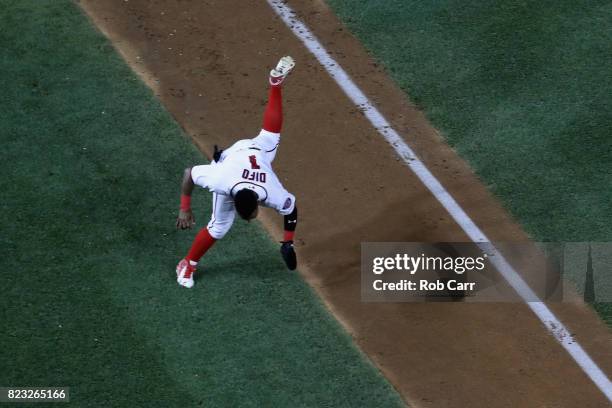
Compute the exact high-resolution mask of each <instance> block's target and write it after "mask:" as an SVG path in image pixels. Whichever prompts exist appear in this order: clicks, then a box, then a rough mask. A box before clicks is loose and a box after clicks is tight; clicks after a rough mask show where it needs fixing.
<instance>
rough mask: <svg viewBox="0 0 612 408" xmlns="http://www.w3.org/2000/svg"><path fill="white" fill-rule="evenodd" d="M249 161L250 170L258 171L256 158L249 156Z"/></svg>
mask: <svg viewBox="0 0 612 408" xmlns="http://www.w3.org/2000/svg"><path fill="white" fill-rule="evenodd" d="M249 161H250V162H251V168H252V169H254V170H257V169H260V168H261V167H259V164H257V156H255V155H253V156H249Z"/></svg>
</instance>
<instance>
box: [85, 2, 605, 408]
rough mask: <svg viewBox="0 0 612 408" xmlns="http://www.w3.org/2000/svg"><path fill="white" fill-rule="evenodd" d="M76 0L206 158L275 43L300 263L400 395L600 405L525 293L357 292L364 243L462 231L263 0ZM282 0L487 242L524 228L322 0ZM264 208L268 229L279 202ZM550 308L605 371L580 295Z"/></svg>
mask: <svg viewBox="0 0 612 408" xmlns="http://www.w3.org/2000/svg"><path fill="white" fill-rule="evenodd" d="M79 4H80V5H81V6H82V7H83V8H84V9H85V11H86V12H87V13H88V14H89V16H90V17H91V18H92V19H93V21H94V22H95V24H96V25H97V26H98V27H99V28H100V30H101V31H102V32H104V33H105V35H107V36H108V37H109V38H110V39H111V40H112V41H113V43H114V44H115V46H116V47H117V49H118V50H119V51H120V52H121V54H122V55H123V57H124V58H125V59H126V61H127V62H128V63H129V64H130V65H131V66H132V67H133V69H134V70H135V71H136V72H137V73H138V74H139V75H140V76H141V77H142V78H143V80H144V81H145V82H146V83H147V84H148V85H149V86H150V87H151V88H152V89H153V91H154V92H155V94H156V95H157V96H158V97H159V98H160V99H161V101H162V102H163V104H164V105H165V106H166V108H167V109H168V110H169V111H170V112H171V113H172V115H174V117H175V118H176V120H177V121H178V122H179V123H180V124H181V125H182V126H183V128H184V129H185V130H186V131H187V133H188V134H189V135H191V137H192V138H193V140H194V142H195V143H196V144H197V146H198V147H199V148H200V149H201V150H202V151H203V152H205V153H206V154H207V155H208V156H209V157H210V154H211V152H212V146H213V145H214V144H219V145H221V146H228V145H230V144H231V143H233V142H234V141H235V140H237V139H241V138H245V137H252V136H254V135H256V133H257V132H258V131H259V127H260V123H261V118H262V113H263V107H264V102H265V98H266V89H267V82H266V81H267V73H268V70H269V69H270V68H271V67H272V66H273V65H274V64H275V63H276V61H277V59H278V57H280V56H282V55H286V54H290V55H292V56H293V57H294V58H295V59H296V61H297V67H296V69H295V72H294V73H293V74H292V75H291V77H290V78H289V79H288V81H287V83H286V84H285V90H284V112H285V124H284V129H283V137H282V142H281V149H280V151H279V154H278V156H277V159H276V161H275V167H276V170H277V173H278V175H279V177H280V178H281V180H282V181H283V183H284V184H285V186H286V188H287V189H288V190H289V191H291V192H293V193H294V194H295V195H296V196H297V199H298V205H299V207H300V225H299V227H298V233H297V237H299V238H298V241H297V245H298V255H299V259H300V266H299V268H300V271H301V273H302V274H303V276H304V277H305V279H306V280H307V281H308V282H309V283H310V284H311V285H312V286H313V287H314V288H315V289H316V290H317V292H318V293H319V295H320V296H321V297H322V299H323V300H324V302H325V303H326V305H327V306H328V307H329V309H330V310H331V311H332V313H333V314H334V315H335V316H337V318H338V319H339V320H340V322H341V323H342V324H343V325H344V327H346V329H347V330H348V331H349V332H350V333H351V335H352V336H353V338H354V340H355V342H356V344H357V345H358V346H359V347H360V348H361V350H363V351H364V352H365V353H366V354H367V355H368V356H369V357H370V359H371V360H372V361H373V362H374V363H375V364H376V365H377V366H378V367H379V368H380V370H381V371H382V373H383V374H384V375H385V376H386V377H387V378H388V379H389V381H390V382H391V383H392V384H393V385H394V386H395V388H396V389H397V390H398V391H399V392H400V394H401V395H402V397H403V398H404V399H405V400H406V402H407V403H408V404H410V405H413V406H416V407H429V406H432V407H434V406H435V407H451V406H452V407H468V406H469V407H518V406H530V407H536V406H537V407H604V406H608V401H607V400H606V399H605V397H604V396H603V394H602V393H601V392H600V391H599V390H598V389H597V388H596V387H595V385H594V384H593V383H592V382H591V381H590V380H589V378H588V377H587V376H586V375H585V374H584V373H583V372H582V370H581V369H580V368H579V367H578V365H577V364H576V363H575V362H574V361H573V360H572V359H571V357H570V356H569V355H568V354H567V353H566V352H565V350H564V349H563V348H562V347H561V346H560V345H559V344H558V343H557V342H556V340H555V339H554V337H553V336H552V335H550V334H549V333H548V332H547V331H546V330H545V328H544V326H543V325H542V323H541V322H540V321H539V320H538V319H537V318H536V317H535V316H534V315H533V313H532V312H531V311H530V310H529V309H528V308H527V306H525V305H523V304H519V303H496V304H494V303H460V304H458V303H395V304H380V303H377V304H373V303H362V302H361V301H360V269H359V268H360V243H361V242H362V241H424V242H436V241H458V242H461V241H469V239H468V238H467V236H466V235H465V234H464V233H463V232H462V231H461V230H460V228H459V227H458V226H457V225H456V224H455V222H454V221H453V220H452V218H451V217H450V216H449V215H448V214H447V213H446V211H445V210H444V209H443V208H442V207H441V205H440V204H439V203H438V202H437V201H436V200H435V199H434V197H433V196H432V195H431V194H430V193H429V191H428V190H427V189H426V188H425V187H424V186H423V185H422V184H421V183H420V181H419V180H418V179H417V178H416V177H415V176H414V175H413V174H412V173H411V172H410V170H409V169H408V168H407V167H406V166H405V165H404V164H403V163H402V162H401V161H399V160H398V159H397V157H396V155H395V153H394V151H393V150H392V148H391V147H390V146H389V145H388V144H387V143H386V142H385V141H384V140H383V139H382V137H380V135H379V134H378V133H377V132H376V130H375V129H374V128H373V127H372V126H371V125H370V124H369V122H368V121H367V120H366V119H365V118H364V117H363V115H362V114H361V112H359V110H358V109H357V108H356V107H355V106H354V105H353V104H352V102H351V101H350V100H349V99H348V98H347V97H346V96H345V95H344V94H343V93H342V91H341V90H340V88H339V87H338V86H337V85H336V83H335V82H334V81H333V79H332V78H330V77H329V75H328V74H327V73H326V72H325V71H324V70H323V68H322V67H321V66H320V65H319V64H318V62H317V61H316V60H315V59H314V57H313V56H312V55H311V54H310V53H309V52H308V51H307V50H306V49H305V47H304V46H303V45H302V44H301V43H300V42H299V40H298V39H297V38H296V37H294V35H293V34H292V33H291V32H290V31H289V29H288V28H287V27H286V26H285V25H284V24H283V22H282V21H281V20H280V19H278V18H277V16H276V14H275V13H274V11H273V10H272V9H271V8H270V7H269V6H268V4H267V3H266V2H265V1H263V0H261V1H244V0H242V1H239V0H227V1H203V0H153V1H147V0H104V1H103V0H81V1H80V2H79ZM290 5H291V6H292V7H293V8H294V9H295V10H296V11H297V12H298V16H299V17H300V18H301V19H302V20H304V21H305V23H306V24H307V25H308V26H309V27H310V28H311V29H312V30H313V31H314V33H315V34H316V35H317V36H318V37H319V39H320V40H321V41H322V43H323V44H324V45H325V46H326V47H327V49H328V50H329V51H330V53H331V54H332V56H333V57H334V58H336V59H337V60H338V62H339V63H340V64H341V65H342V66H343V67H344V68H345V69H346V70H347V71H348V73H349V74H350V75H351V77H352V78H353V80H354V81H355V82H356V83H357V85H358V86H360V87H361V88H362V90H363V91H364V92H365V93H366V95H368V97H369V98H370V99H371V100H372V101H373V102H374V103H375V104H376V105H377V107H378V108H379V109H380V110H381V112H382V113H383V114H384V115H385V116H386V117H387V119H388V120H389V121H390V122H391V123H392V125H393V126H394V127H395V129H397V130H398V131H399V133H400V134H401V135H402V136H403V137H404V138H406V140H407V141H408V142H409V144H410V145H411V146H412V147H413V148H414V149H415V151H416V152H417V154H418V155H419V156H420V157H421V159H422V160H423V161H424V162H425V164H426V165H427V166H428V167H429V168H430V170H431V171H432V172H433V173H434V174H435V175H436V177H438V178H439V180H440V181H441V182H442V184H443V185H444V186H445V187H446V188H447V189H448V190H449V192H450V193H451V194H452V195H453V196H454V197H455V198H456V200H457V201H458V203H459V204H460V205H461V206H462V207H463V208H464V209H465V210H466V212H467V213H468V214H469V215H470V216H471V217H472V218H473V219H474V221H475V222H476V223H477V225H478V226H479V227H480V228H481V229H483V231H484V232H485V233H486V234H487V235H488V236H489V237H490V238H491V239H492V240H497V241H525V240H528V237H527V236H526V234H525V233H524V232H523V231H522V230H521V228H520V226H518V225H517V224H516V223H515V222H514V221H513V220H512V219H511V218H510V217H509V216H508V215H507V213H506V212H505V211H504V209H503V208H502V207H501V205H500V204H499V202H497V201H496V199H494V198H493V197H492V196H491V195H490V194H489V193H488V192H487V190H486V189H485V187H484V186H483V185H482V183H481V182H480V181H479V180H478V179H477V178H476V177H475V176H474V175H473V173H472V171H471V170H470V168H469V167H468V166H467V165H466V164H465V163H464V162H463V161H462V160H461V159H460V158H458V157H457V155H456V154H455V152H453V151H452V149H450V148H449V147H448V146H447V145H446V144H445V143H444V141H443V140H442V138H441V137H440V135H439V134H438V133H437V132H436V130H435V129H433V128H432V127H431V125H429V124H428V122H427V121H426V119H425V117H424V116H423V114H422V113H420V112H419V111H418V110H416V109H415V108H414V107H413V106H412V105H411V103H410V102H409V101H408V100H407V99H406V96H405V95H404V94H403V93H402V92H401V90H399V89H398V88H397V87H396V85H395V84H394V83H393V82H392V81H391V80H389V78H388V77H387V76H386V75H385V73H384V72H383V71H382V70H381V69H380V68H378V67H377V65H376V64H375V63H374V62H373V60H372V59H371V58H370V57H369V56H368V54H367V53H366V52H365V50H364V49H363V47H362V46H361V44H360V43H359V42H358V41H357V40H356V39H355V38H353V37H352V36H351V35H350V34H349V33H348V32H347V30H346V29H344V28H343V26H342V25H341V24H340V23H339V22H338V20H337V19H336V18H335V16H334V15H333V14H332V13H331V12H330V10H329V9H328V8H327V6H326V5H324V4H323V3H321V2H319V1H314V2H310V1H306V0H297V1H291V2H290ZM186 165H189V163H186ZM179 179H180V175H177V180H174V181H173V180H169V181H168V182H175V181H176V182H178V180H179ZM177 200H178V197H177ZM206 216H207V215H204V214H201V215H200V218H199V219H200V222H203V221H204V220H205V219H206ZM543 216H544V215H543ZM261 219H262V222H263V223H264V225H265V227H266V228H268V230H269V231H270V232H271V233H272V234H274V235H275V236H280V233H281V229H282V220H281V218H280V217H279V216H277V215H275V214H273V213H271V212H264V214H263V215H262V216H261ZM169 222H173V220H169ZM180 255H181V254H177V256H180ZM204 263H205V261H204ZM527 280H529V277H527ZM201 284H206V280H205V279H204V280H202V282H201ZM550 307H551V308H552V310H553V311H554V312H555V313H556V314H557V316H558V317H559V318H560V319H561V321H563V322H564V323H565V324H566V325H567V326H568V328H569V329H570V331H571V332H572V333H573V334H574V336H575V338H576V339H577V340H578V341H579V342H580V343H581V344H582V345H583V347H584V348H585V349H586V351H587V352H588V353H589V354H590V355H591V357H592V358H593V359H594V360H595V361H596V362H597V363H598V364H599V365H600V367H601V368H602V369H603V370H604V372H606V373H608V375H609V373H612V342H611V339H612V337H611V336H610V332H609V331H608V329H607V328H606V327H605V326H604V325H603V324H602V323H601V322H600V320H599V319H598V317H597V316H596V315H595V314H594V313H593V312H592V311H591V310H590V309H589V308H588V307H586V306H584V305H583V304H579V303H578V304H553V305H550ZM322 358H325V356H322Z"/></svg>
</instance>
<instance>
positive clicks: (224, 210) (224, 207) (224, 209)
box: [206, 193, 236, 240]
mask: <svg viewBox="0 0 612 408" xmlns="http://www.w3.org/2000/svg"><path fill="white" fill-rule="evenodd" d="M235 218H236V210H235V209H234V200H232V198H231V197H228V196H224V195H221V194H217V193H213V212H212V216H211V217H210V221H209V222H208V225H207V226H206V229H208V232H209V233H210V235H211V236H212V237H213V238H214V239H215V240H217V239H221V238H223V237H224V236H225V234H227V233H228V232H229V230H230V229H231V228H232V225H233V224H234V219H235Z"/></svg>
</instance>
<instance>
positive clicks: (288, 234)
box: [283, 231, 295, 242]
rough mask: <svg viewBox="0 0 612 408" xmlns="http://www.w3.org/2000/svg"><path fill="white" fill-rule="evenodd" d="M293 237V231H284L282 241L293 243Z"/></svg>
mask: <svg viewBox="0 0 612 408" xmlns="http://www.w3.org/2000/svg"><path fill="white" fill-rule="evenodd" d="M294 235H295V231H285V233H284V234H283V241H285V242H286V241H293V236H294Z"/></svg>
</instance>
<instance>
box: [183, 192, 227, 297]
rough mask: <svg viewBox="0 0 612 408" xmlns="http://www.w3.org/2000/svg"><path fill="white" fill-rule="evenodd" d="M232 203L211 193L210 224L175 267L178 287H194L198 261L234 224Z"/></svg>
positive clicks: (202, 230)
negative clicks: (194, 275) (211, 209)
mask: <svg viewBox="0 0 612 408" xmlns="http://www.w3.org/2000/svg"><path fill="white" fill-rule="evenodd" d="M234 217H235V211H234V202H233V201H232V200H231V198H230V197H226V196H223V195H220V194H216V193H213V211H212V215H211V219H210V222H209V223H208V225H207V226H206V228H202V229H201V230H200V232H198V235H196V237H195V239H194V240H193V244H192V245H191V248H190V249H189V253H188V254H187V256H186V257H185V258H184V259H182V260H181V262H179V264H178V265H177V267H176V281H177V283H178V284H179V285H181V286H184V287H186V288H191V287H193V285H194V280H193V274H194V273H195V270H196V267H197V265H198V262H199V260H200V259H201V258H202V256H204V254H205V253H206V252H207V251H208V250H209V249H210V248H211V247H212V246H213V245H214V243H215V242H216V241H217V240H219V239H221V238H223V237H224V236H225V234H227V232H228V231H229V230H230V229H231V227H232V224H233V223H234Z"/></svg>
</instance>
